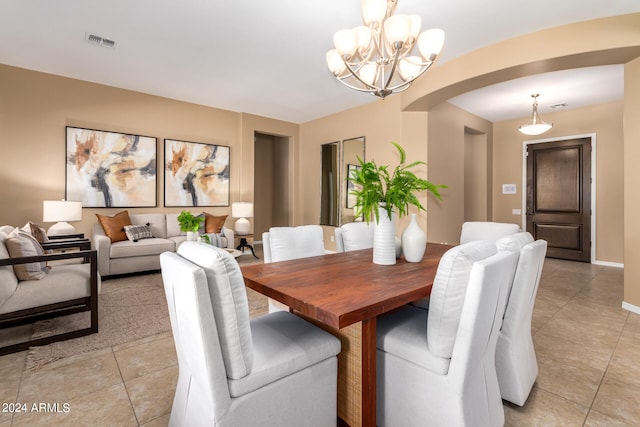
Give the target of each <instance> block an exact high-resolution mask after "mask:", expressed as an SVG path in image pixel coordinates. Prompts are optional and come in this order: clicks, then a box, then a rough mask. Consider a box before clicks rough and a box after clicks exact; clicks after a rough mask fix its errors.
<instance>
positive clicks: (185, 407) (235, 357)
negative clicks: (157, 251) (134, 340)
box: [160, 242, 340, 426]
mask: <svg viewBox="0 0 640 427" xmlns="http://www.w3.org/2000/svg"><path fill="white" fill-rule="evenodd" d="M160 263H161V270H162V278H163V282H164V287H165V292H166V295H167V302H168V306H169V315H170V319H171V328H172V330H173V336H174V340H175V344H176V352H177V354H178V367H179V374H178V384H177V388H176V393H175V398H174V401H173V408H172V410H171V417H170V420H169V425H171V426H240V425H243V426H249V425H261V426H300V425H313V426H330V425H332V426H335V423H336V418H337V403H336V393H337V357H336V355H337V354H338V353H339V352H340V340H339V339H338V338H336V337H334V336H333V335H331V334H329V333H327V332H325V331H323V330H321V329H320V328H317V327H316V326H314V325H312V324H311V323H308V322H306V321H305V320H303V319H301V318H300V317H298V316H296V315H294V314H292V313H288V312H278V313H273V314H268V315H265V316H261V317H257V318H254V319H251V320H249V312H248V310H249V309H248V304H247V296H246V289H245V287H244V281H243V279H242V273H241V271H240V267H239V266H238V264H237V262H236V261H235V260H234V258H233V257H232V256H231V255H230V254H229V253H227V252H226V251H224V250H222V249H219V248H215V247H212V246H209V245H205V244H202V243H195V242H186V243H184V244H182V245H181V246H180V248H178V253H177V254H176V253H173V252H165V253H163V254H162V255H161V256H160Z"/></svg>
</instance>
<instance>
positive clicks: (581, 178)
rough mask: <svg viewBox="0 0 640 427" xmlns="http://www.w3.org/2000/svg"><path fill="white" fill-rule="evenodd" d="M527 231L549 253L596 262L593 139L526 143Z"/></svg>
mask: <svg viewBox="0 0 640 427" xmlns="http://www.w3.org/2000/svg"><path fill="white" fill-rule="evenodd" d="M527 231H528V232H530V233H531V234H532V235H533V236H534V237H535V238H536V239H544V240H546V241H547V242H548V247H547V256H548V257H551V258H561V259H568V260H574V261H583V262H590V261H591V138H580V139H570V140H564V141H554V142H544V143H538V144H529V145H528V146H527Z"/></svg>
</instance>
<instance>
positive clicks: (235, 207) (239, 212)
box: [231, 202, 253, 236]
mask: <svg viewBox="0 0 640 427" xmlns="http://www.w3.org/2000/svg"><path fill="white" fill-rule="evenodd" d="M231 216H232V217H234V218H239V219H238V220H237V221H236V225H235V231H236V234H238V235H239V236H246V235H247V234H249V230H250V229H251V224H250V223H249V220H248V219H247V218H251V217H253V203H251V202H235V203H232V204H231Z"/></svg>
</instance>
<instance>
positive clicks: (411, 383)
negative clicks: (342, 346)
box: [376, 241, 517, 427]
mask: <svg viewBox="0 0 640 427" xmlns="http://www.w3.org/2000/svg"><path fill="white" fill-rule="evenodd" d="M516 262H517V255H516V254H513V253H507V252H501V253H496V248H495V245H494V244H493V243H491V242H487V241H478V242H471V243H468V244H466V245H461V246H457V247H455V248H452V249H450V250H449V251H448V252H447V253H446V254H445V255H444V256H443V257H442V260H441V261H440V264H439V266H438V271H437V274H436V278H435V281H434V284H433V290H432V293H431V300H430V307H429V310H428V311H427V310H421V309H419V308H416V307H412V306H405V307H403V308H402V309H401V310H398V311H396V312H393V313H391V314H389V315H387V316H382V317H381V318H380V319H379V320H378V330H377V344H376V345H377V422H378V425H379V426H423V425H427V424H428V425H432V426H459V427H462V426H474V427H475V426H502V425H503V424H504V410H503V407H502V400H501V399H500V390H499V388H498V380H497V377H496V370H495V360H494V356H495V348H496V340H497V337H498V330H499V329H500V325H501V323H502V313H503V312H504V304H505V301H506V298H507V295H506V294H507V290H508V285H509V282H510V281H511V280H512V277H513V273H514V270H515V265H516Z"/></svg>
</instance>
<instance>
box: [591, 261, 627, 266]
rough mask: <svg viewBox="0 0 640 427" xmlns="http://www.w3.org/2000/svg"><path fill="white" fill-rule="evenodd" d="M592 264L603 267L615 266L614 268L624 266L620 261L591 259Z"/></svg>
mask: <svg viewBox="0 0 640 427" xmlns="http://www.w3.org/2000/svg"><path fill="white" fill-rule="evenodd" d="M593 264H594V265H602V266H605V267H616V268H624V264H623V263H621V262H609V261H598V260H595V261H593Z"/></svg>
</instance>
